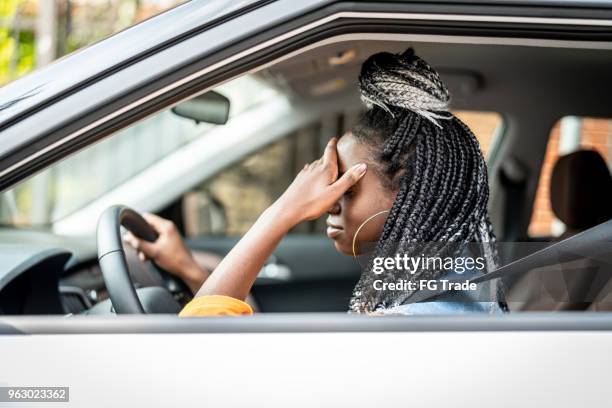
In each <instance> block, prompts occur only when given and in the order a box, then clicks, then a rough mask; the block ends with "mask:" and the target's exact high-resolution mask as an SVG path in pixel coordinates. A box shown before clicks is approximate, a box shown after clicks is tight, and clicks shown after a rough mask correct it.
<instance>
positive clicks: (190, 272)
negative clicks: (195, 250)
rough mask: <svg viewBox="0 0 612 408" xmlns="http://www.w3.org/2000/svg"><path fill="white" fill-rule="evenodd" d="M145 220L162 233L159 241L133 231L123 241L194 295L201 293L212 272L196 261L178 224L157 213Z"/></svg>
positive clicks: (144, 215) (147, 215) (144, 216)
mask: <svg viewBox="0 0 612 408" xmlns="http://www.w3.org/2000/svg"><path fill="white" fill-rule="evenodd" d="M143 218H144V219H145V220H146V221H147V222H148V223H149V225H151V227H153V229H154V230H155V231H157V233H158V234H159V237H158V238H157V240H156V241H155V242H148V241H145V240H143V239H139V238H137V237H135V236H134V234H132V233H131V232H129V231H128V232H127V234H125V236H124V237H123V240H124V241H125V242H126V243H127V244H128V245H130V246H131V247H133V248H134V249H135V250H136V251H137V252H138V257H139V258H140V259H141V260H142V261H143V262H144V261H146V260H151V261H153V262H155V264H157V266H159V267H160V268H162V269H163V270H165V271H167V272H169V273H171V274H172V275H175V276H178V277H179V278H181V279H182V280H183V281H184V282H185V283H186V284H187V286H189V288H190V289H191V291H192V292H194V293H195V292H197V290H198V289H199V288H200V287H201V286H202V284H203V283H204V281H205V280H206V278H207V277H208V272H206V271H204V270H203V269H202V268H201V267H200V266H199V265H198V264H197V262H196V261H195V260H194V259H193V257H192V255H191V252H190V251H189V249H188V248H187V246H186V245H185V242H184V241H183V238H182V237H181V234H180V233H179V231H178V229H177V228H176V225H174V223H173V222H172V221H170V220H166V219H164V218H162V217H159V216H157V215H155V214H143Z"/></svg>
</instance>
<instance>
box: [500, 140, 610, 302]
mask: <svg viewBox="0 0 612 408" xmlns="http://www.w3.org/2000/svg"><path fill="white" fill-rule="evenodd" d="M550 201H551V206H552V210H553V212H554V213H555V216H556V217H557V218H558V219H559V220H561V221H562V222H563V223H564V224H565V226H566V230H565V232H564V233H563V234H562V235H561V236H559V237H557V238H555V239H554V240H553V242H557V241H561V240H563V239H566V238H569V237H571V236H573V235H575V234H578V233H580V232H581V231H584V230H587V229H589V228H591V227H594V226H596V225H598V224H600V223H602V222H605V221H607V220H609V219H610V218H612V176H611V175H610V170H609V169H608V166H607V164H606V162H605V160H604V159H603V157H602V156H601V155H600V154H599V153H598V152H596V151H594V150H580V151H576V152H573V153H570V154H567V155H565V156H561V157H560V158H559V159H558V160H557V162H556V163H555V166H554V168H553V171H552V176H551V184H550ZM508 295H509V296H508V300H509V303H510V304H512V305H513V306H511V309H513V310H533V311H537V310H539V311H542V310H585V309H592V310H612V281H611V280H610V278H609V275H608V271H607V270H602V265H601V264H598V263H597V262H596V261H593V260H591V259H579V260H575V261H573V262H569V263H563V264H557V265H552V266H549V267H545V268H537V269H534V270H530V271H528V272H527V273H525V274H524V275H523V276H521V277H520V279H518V280H517V281H515V283H514V284H513V285H512V287H511V288H510V289H509V292H508Z"/></svg>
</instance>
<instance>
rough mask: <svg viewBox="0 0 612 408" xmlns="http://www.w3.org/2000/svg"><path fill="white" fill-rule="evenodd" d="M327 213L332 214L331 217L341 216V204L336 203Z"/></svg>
mask: <svg viewBox="0 0 612 408" xmlns="http://www.w3.org/2000/svg"><path fill="white" fill-rule="evenodd" d="M327 213H328V214H331V215H337V214H339V213H340V204H339V203H338V202H337V201H336V202H335V203H334V205H332V206H331V207H330V209H329V210H327Z"/></svg>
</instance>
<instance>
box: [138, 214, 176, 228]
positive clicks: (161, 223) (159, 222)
mask: <svg viewBox="0 0 612 408" xmlns="http://www.w3.org/2000/svg"><path fill="white" fill-rule="evenodd" d="M142 218H144V219H145V221H147V222H148V223H149V224H151V226H152V227H153V229H155V230H156V231H157V232H162V231H163V230H164V229H166V228H167V227H168V224H172V221H169V220H167V219H165V218H162V217H160V216H159V215H155V214H151V213H144V214H142Z"/></svg>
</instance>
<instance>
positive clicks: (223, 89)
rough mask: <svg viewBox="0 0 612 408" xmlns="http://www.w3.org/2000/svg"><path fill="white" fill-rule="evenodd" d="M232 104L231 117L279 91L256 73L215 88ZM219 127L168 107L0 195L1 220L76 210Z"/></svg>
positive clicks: (49, 217)
mask: <svg viewBox="0 0 612 408" xmlns="http://www.w3.org/2000/svg"><path fill="white" fill-rule="evenodd" d="M215 90H216V91H218V92H219V93H221V94H222V95H224V96H226V97H227V98H228V99H229V100H230V103H231V108H230V113H229V115H230V120H232V119H234V118H238V117H239V116H240V115H241V114H242V113H244V112H247V111H249V110H250V109H252V108H254V107H255V106H257V105H258V104H260V103H262V102H264V101H266V100H269V99H271V98H274V97H275V96H277V95H278V94H277V92H276V91H275V90H274V89H272V88H271V87H269V86H267V85H265V84H264V83H263V82H262V81H260V80H257V79H255V78H253V77H252V76H243V77H241V78H238V79H236V80H234V81H231V82H228V83H226V84H223V85H220V86H219V87H218V88H216V89H215ZM215 127H216V125H212V124H208V123H203V122H200V123H196V122H195V121H193V120H191V119H186V118H182V117H179V116H177V115H175V114H174V113H172V112H171V111H170V110H167V111H163V112H161V113H159V114H156V115H154V116H152V117H150V118H148V119H146V120H144V121H141V122H139V123H137V124H135V125H133V126H131V127H129V128H126V129H124V130H122V131H120V132H118V133H116V134H115V135H113V136H112V137H109V138H107V139H104V140H103V141H101V142H99V143H97V144H95V145H93V146H90V147H89V148H87V149H85V150H82V151H80V152H78V153H77V154H75V155H73V156H71V157H69V158H67V159H65V160H63V161H61V162H59V163H57V164H55V165H53V166H51V167H50V168H48V169H46V170H45V171H43V172H41V173H39V174H37V175H36V176H34V177H32V178H31V179H29V180H27V181H25V182H23V183H20V184H18V185H17V186H16V187H14V188H12V189H11V190H8V191H6V192H4V193H3V194H2V195H1V196H0V223H1V224H2V225H10V226H18V227H19V226H20V227H26V226H46V225H50V224H52V223H54V222H56V221H58V220H60V219H62V218H64V217H66V216H67V215H70V214H72V213H74V212H75V211H77V210H79V209H80V208H82V207H84V206H85V205H87V204H89V203H90V202H92V201H93V200H95V199H97V198H99V197H101V196H102V195H104V194H105V193H107V192H108V191H110V190H112V189H114V188H115V187H117V186H118V185H120V184H122V183H124V182H125V181H127V180H129V179H130V178H131V177H133V176H134V175H136V174H138V173H140V172H142V171H143V170H145V169H147V168H148V167H150V166H152V165H153V164H154V163H156V162H157V161H158V160H159V159H161V158H162V157H164V156H167V155H168V154H170V153H172V152H173V151H175V150H177V149H179V148H181V147H183V146H185V145H187V144H189V143H192V142H193V141H195V140H196V139H198V138H200V137H202V136H203V135H205V134H207V133H208V132H209V131H211V130H212V129H214V128H215Z"/></svg>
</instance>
